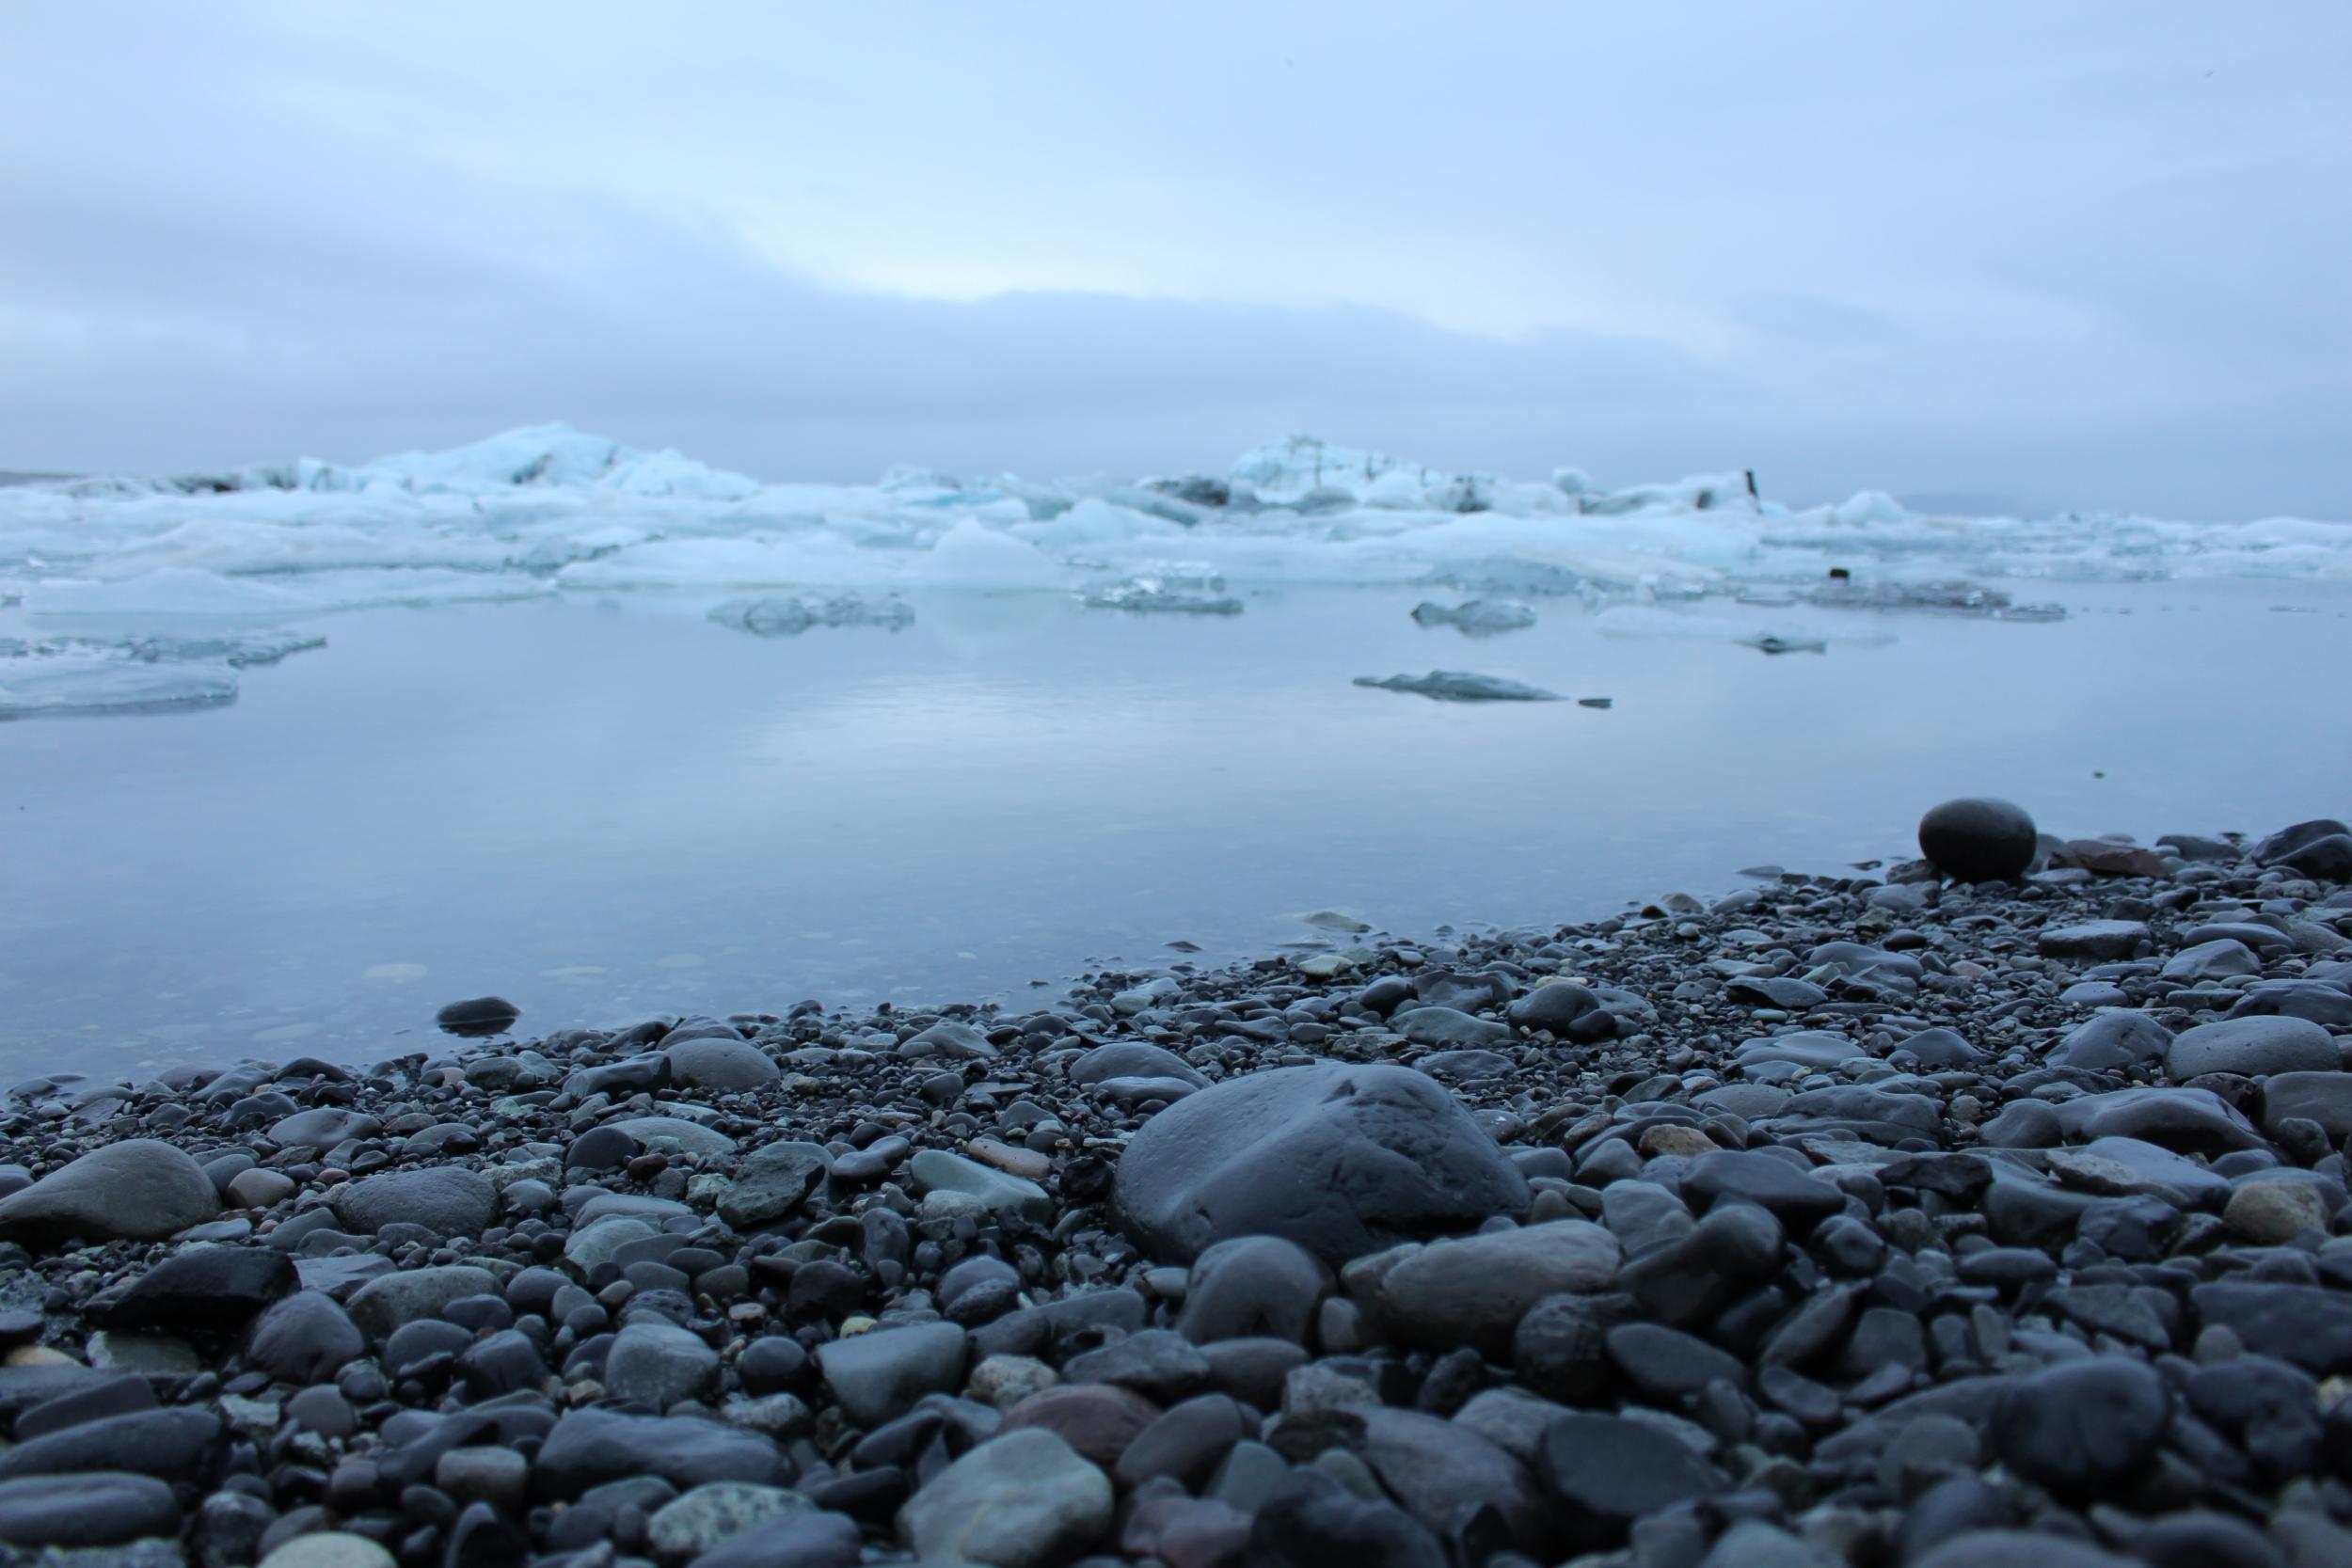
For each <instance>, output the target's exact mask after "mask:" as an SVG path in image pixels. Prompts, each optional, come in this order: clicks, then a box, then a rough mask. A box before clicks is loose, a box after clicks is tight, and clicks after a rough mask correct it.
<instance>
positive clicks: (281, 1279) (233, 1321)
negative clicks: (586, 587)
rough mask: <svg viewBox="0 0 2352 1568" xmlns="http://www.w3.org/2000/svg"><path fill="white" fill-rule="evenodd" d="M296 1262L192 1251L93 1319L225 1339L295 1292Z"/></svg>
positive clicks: (229, 1250) (249, 1251)
mask: <svg viewBox="0 0 2352 1568" xmlns="http://www.w3.org/2000/svg"><path fill="white" fill-rule="evenodd" d="M295 1287H296V1281H295V1278H294V1259H291V1258H289V1257H287V1256H286V1255H285V1254H284V1253H282V1252H278V1251H277V1250H275V1249H273V1248H270V1247H262V1246H193V1247H189V1248H187V1249H186V1250H185V1251H183V1252H179V1253H175V1254H173V1255H172V1256H171V1257H169V1258H167V1259H164V1260H163V1261H162V1262H160V1263H158V1264H156V1265H155V1266H154V1267H153V1268H151V1269H150V1270H148V1271H147V1273H145V1274H144V1275H140V1276H139V1277H138V1278H137V1279H136V1280H135V1281H134V1282H133V1283H132V1285H131V1287H130V1289H129V1290H127V1291H123V1293H122V1294H121V1296H120V1297H119V1298H118V1299H117V1300H116V1301H115V1302H114V1303H113V1304H112V1306H110V1307H107V1308H106V1309H104V1310H103V1312H99V1313H93V1314H92V1316H94V1317H96V1318H97V1319H98V1321H99V1322H101V1323H105V1324H106V1325H107V1326H109V1327H114V1328H159V1329H166V1330H168V1331H170V1332H172V1333H174V1334H189V1333H196V1334H225V1333H229V1332H231V1331H233V1330H236V1329H239V1328H242V1327H244V1326H245V1324H246V1323H247V1322H248V1321H249V1320H251V1319H252V1318H253V1317H254V1315H255V1314H257V1313H259V1312H261V1311H262V1309H263V1308H265V1307H268V1306H269V1305H270V1304H271V1303H272V1302H275V1301H278V1300H279V1299H280V1298H281V1297H285V1296H289V1295H292V1294H293V1293H294V1290H295Z"/></svg>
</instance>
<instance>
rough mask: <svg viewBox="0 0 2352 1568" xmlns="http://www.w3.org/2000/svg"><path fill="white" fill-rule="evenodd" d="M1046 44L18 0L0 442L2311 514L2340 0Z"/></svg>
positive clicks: (2348, 216) (0, 324)
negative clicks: (912, 466) (1357, 461)
mask: <svg viewBox="0 0 2352 1568" xmlns="http://www.w3.org/2000/svg"><path fill="white" fill-rule="evenodd" d="M1044 14H1045V13H1036V14H1035V15H1033V16H1031V17H1030V18H1029V19H1028V21H1027V22H1026V24H1025V25H1022V26H1009V25H1000V24H998V23H997V22H992V23H991V24H990V26H989V27H987V28H980V27H977V24H972V23H969V22H967V21H965V20H964V16H963V13H956V12H946V11H939V12H923V13H918V17H919V19H920V21H921V23H922V24H920V25H914V26H912V27H911V28H908V29H905V30H902V32H901V33H900V34H899V35H898V36H890V37H885V36H883V30H882V29H879V28H878V27H876V26H874V25H872V24H869V23H867V22H865V21H864V20H861V19H857V18H854V17H849V16H845V15H844V14H843V13H831V12H828V13H812V14H811V15H808V16H803V15H800V14H799V13H792V14H791V15H790V16H789V17H784V16H783V15H782V13H771V12H768V11H766V10H758V11H739V12H714V11H698V12H697V13H694V14H693V15H692V16H691V18H690V19H689V20H687V21H683V22H679V23H677V24H675V26H673V25H671V24H666V23H665V24H664V29H663V31H661V32H660V34H658V35H656V36H650V37H647V36H643V35H642V34H639V33H632V31H631V29H642V28H643V27H644V19H643V18H642V16H638V15H635V14H634V13H630V12H626V11H601V10H597V9H596V8H589V9H586V10H582V9H580V8H564V9H563V10H561V11H554V10H538V9H532V8H521V9H514V10H509V9H507V8H499V10H498V11H496V12H495V13H492V14H491V15H489V16H488V17H486V18H477V17H472V16H469V15H468V14H466V13H463V12H459V11H456V10H453V9H441V8H436V7H431V6H425V7H420V8H403V9H402V10H401V11H400V12H398V13H378V14H371V15H370V16H369V17H368V18H367V20H366V22H365V24H364V26H363V24H362V23H361V21H360V20H358V17H357V15H356V13H344V12H335V11H320V10H314V9H310V8H291V9H273V8H262V7H256V8H239V9H238V10H237V11H236V12H233V13H218V14H216V15H203V14H199V13H196V12H192V11H188V10H183V9H181V8H159V9H153V10H147V11H118V10H116V9H114V8H108V10H107V12H106V13H105V18H104V19H103V20H102V19H96V18H93V17H85V16H81V15H80V14H79V13H68V12H64V11H62V10H57V11H46V12H36V13H31V14H30V15H29V16H22V17H20V18H18V19H14V20H18V21H23V22H24V27H23V28H22V34H23V36H22V37H21V38H20V39H19V40H17V41H18V44H19V46H20V47H19V50H18V53H19V54H20V55H21V57H22V58H23V60H24V72H23V74H24V91H23V92H21V93H18V94H14V95H12V96H11V98H10V99H9V100H8V101H7V102H6V103H0V211H6V212H7V213H8V214H9V227H8V234H7V237H6V238H5V239H4V240H0V433H4V434H0V467H72V468H91V467H116V468H138V469H183V468H193V467H214V466H220V465H223V464H227V463H230V462H235V461H241V460H248V459H254V458H262V457H278V456H285V455H292V454H294V453H295V452H307V453H313V454H317V455H322V456H328V457H335V458H342V459H357V458H363V457H366V456H370V455H373V454H375V453H377V452H380V451H388V450H393V449H397V448H403V447H409V446H420V445H423V446H432V445H443V444H449V443H453V442H456V441H461V440H466V439H470V438H472V437H474V436H479V435H482V434H485V433H486V432H488V431H490V430H494V429H499V428H503V427H506V426H510V425H514V424H517V423H522V422H526V421H532V420H543V419H549V418H561V419H566V420H571V421H572V422H574V423H577V424H580V425H582V426H585V427H589V428H595V429H599V430H603V431H606V432H608V433H610V434H612V435H614V436H619V437H620V438H622V439H624V440H628V441H631V442H633V443H637V444H646V445H675V446H677V447H679V448H680V449H682V450H684V451H689V452H691V453H693V454H695V455H698V456H702V457H704V458H706V459H707V460H709V461H712V462H715V463H720V464H723V465H726V466H730V467H740V468H743V469H745V470H747V471H750V472H754V473H757V474H762V475H766V476H770V477H825V478H861V477H867V476H870V475H871V474H873V473H874V472H877V471H879V469H880V468H881V467H883V466H884V465H885V464H887V463H890V462H894V461H911V462H921V463H929V464H933V465H936V466H939V467H949V468H955V469H964V470H980V471H991V470H994V469H998V468H1013V469H1017V470H1020V471H1024V472H1030V473H1041V474H1050V473H1056V472H1068V471H1079V470H1104V471H1129V472H1133V471H1143V470H1167V469H1174V468H1180V467H1222V466H1223V464H1225V463H1226V462H1228V461H1230V460H1231V458H1232V455H1233V453H1234V452H1235V451H1238V450H1239V449H1241V448H1242V447H1245V446H1248V445H1250V444H1253V443H1255V442H1256V441H1258V440H1260V439H1263V437H1265V436H1269V435H1273V434H1278V433H1279V432H1281V431H1284V430H1287V429H1292V428H1309V429H1313V430H1316V431H1318V432H1321V433H1323V434H1326V435H1328V436H1332V437H1333V438H1336V439H1341V440H1347V441H1352V442H1359V443H1362V444H1371V445H1381V446H1386V447H1389V448H1391V449H1392V450H1397V451H1403V452H1406V453H1409V454H1411V455H1414V456H1417V457H1420V458H1422V459H1423V460H1425V461H1428V462H1431V463H1435V464H1441V465H1446V466H1451V467H1487V468H1495V469H1500V470H1502V471H1505V472H1516V473H1522V474H1541V473H1543V472H1544V471H1546V470H1548V469H1549V467H1551V466H1552V465H1554V464H1557V463H1564V462H1569V463H1577V464H1580V465H1581V466H1584V467H1589V468H1591V469H1593V470H1594V471H1595V472H1596V473H1597V474H1598V475H1600V476H1602V477H1603V478H1604V479H1607V480H1613V481H1632V480H1637V479H1646V478H1657V477H1663V476H1667V475H1671V474H1673V473H1677V472H1683V471H1691V470H1695V469H1703V468H1716V467H1745V466H1754V467H1757V468H1758V469H1759V470H1761V472H1762V473H1763V475H1764V478H1765V481H1766V484H1767V488H1768V490H1769V491H1771V492H1772V493H1775V494H1779V495H1783V496H1787V497H1788V498H1790V499H1800V500H1810V499H1822V498H1825V497H1835V496H1839V495H1842V494H1844V493H1846V492H1847V491H1850V490H1851V489H1853V488H1855V487H1857V486H1861V485H1866V484H1867V485H1876V486H1880V487H1884V488H1890V489H1894V490H1897V491H1899V492H1905V491H1908V492H1915V493H1919V492H1968V493H1975V494H1982V493H1986V492H1994V493H1998V494H2001V495H2005V496H2011V497H2014V498H2016V499H2018V500H2019V503H2020V504H2026V505H2033V506H2038V507H2059V506H2131V507H2137V508H2140V509H2144V510H2150V511H2154V512H2159V513H2168V514H2172V515H2258V514H2261V513H2265V512H2275V511H2300V512H2304V513H2307V514H2312V515H2333V516H2352V495H2347V494H2346V493H2345V491H2344V482H2343V481H2342V479H2341V478H2340V475H2339V472H2338V469H2339V463H2338V459H2337V456H2336V451H2335V449H2336V448H2337V447H2338V446H2339V445H2340V443H2341V432H2342V430H2343V429H2344V428H2347V427H2352V375H2347V372H2345V370H2344V366H2345V365H2346V364H2347V363H2352V284H2348V283H2347V281H2346V279H2345V276H2344V272H2343V270H2342V268H2341V267H2340V265H2338V264H2336V258H2338V257H2340V256H2341V255H2342V253H2343V251H2344V243H2345V241H2346V240H2347V239H2352V211H2347V206H2348V205H2352V204H2348V203H2347V201H2346V198H2344V195H2343V194H2342V193H2343V192H2344V191H2345V190H2347V189H2352V154H2347V151H2346V149H2347V147H2352V137H2347V136H2346V135H2344V134H2343V133H2344V131H2345V130H2346V129H2347V128H2352V111H2347V109H2346V108H2345V106H2344V102H2343V99H2342V95H2341V93H2340V92H2339V91H2337V90H2336V84H2335V83H2334V82H2333V80H2332V77H2331V74H2330V72H2328V71H2327V70H2326V69H2325V66H2324V59H2325V56H2326V52H2327V51H2328V49H2330V48H2334V49H2335V57H2336V58H2341V57H2342V49H2341V47H2340V46H2341V44H2342V43H2344V41H2346V40H2347V39H2352V24H2348V23H2347V21H2346V19H2345V16H2344V13H2341V12H2339V11H2337V10H2335V9H2332V8H2326V7H2312V8H2294V9H2289V8H2281V9H2280V10H2279V11H2277V12H2275V13H2272V14H2271V25H2270V26H2268V27H2267V28H2265V29H2261V30H2256V31H2251V32H2249V30H2247V29H2244V28H2233V27H2230V26H2228V25H2225V24H2219V23H2217V22H2216V21H2214V20H2212V19H2210V18H2208V17H2207V15H2206V14H2205V13H2203V12H2202V11H2201V10H2198V9H2191V8H2179V9H2169V8H2147V7H2131V8H2122V9H2116V8H2107V7H2103V6H2099V7H2094V6H2088V5H2087V6H2084V7H2079V8H2064V14H2062V15H2058V16H2052V15H2048V14H2044V12H2043V11H2041V10H2029V9H2026V8H2018V9H2016V10H2014V11H2007V12H2002V11H1991V10H1989V11H1986V12H1984V13H1981V14H1979V15H1972V18H1971V20H1970V25H1969V26H1968V27H1967V28H1958V27H1956V26H1955V25H1954V24H1948V23H1947V22H1945V21H1942V20H1938V19H1932V18H1930V17H1929V16H1928V15H1927V13H1915V14H1911V13H1906V14H1909V15H1910V19H1909V20H1901V21H1890V19H1889V18H1890V13H1888V12H1884V11H1881V10H1877V9H1875V8H1873V9H1871V10H1868V11H1867V12H1864V11H1855V10H1850V9H1845V8H1801V9H1799V10H1796V11H1792V12H1789V13H1788V14H1787V16H1785V17H1783V18H1782V19H1781V21H1780V23H1778V24H1775V26H1773V27H1771V28H1765V27H1762V26H1761V25H1760V24H1756V23H1755V22H1754V21H1753V20H1752V17H1751V15H1750V13H1748V12H1746V11H1745V10H1744V9H1742V8H1723V9H1721V10H1710V11H1692V12H1687V13H1683V14H1682V15H1681V16H1680V18H1679V19H1678V20H1677V22H1676V23H1675V24H1672V25H1671V26H1668V25H1666V24H1661V23H1659V22H1658V21H1657V20H1655V19H1650V20H1644V21H1631V20H1628V21H1624V22H1620V23H1614V24H1609V25H1608V26H1600V25H1598V24H1595V23H1594V22H1592V21H1591V20H1590V19H1586V20H1583V21H1572V20H1568V19H1567V18H1566V17H1565V13H1559V12H1556V11H1554V10H1552V9H1551V8H1507V7H1498V8H1480V10H1479V11H1478V12H1477V13H1476V14H1475V16H1474V17H1473V18H1472V19H1471V20H1470V21H1465V22H1462V23H1460V24H1458V25H1442V26H1441V25H1440V24H1438V21H1437V20H1436V19H1435V17H1434V13H1432V14H1429V15H1422V16H1418V17H1417V16H1414V15H1412V14H1409V13H1407V14H1404V15H1400V14H1398V13H1391V12H1373V13H1367V14H1364V15H1358V14H1357V13H1356V12H1354V11H1352V10H1351V11H1348V12H1345V13H1344V14H1343V13H1342V12H1341V11H1339V10H1337V9H1333V10H1330V11H1328V12H1325V11H1321V10H1316V9H1313V8H1309V9H1308V10H1306V11H1305V12H1303V13H1301V14H1302V15H1304V16H1308V17H1311V18H1314V19H1319V20H1318V23H1317V24H1309V23H1308V22H1306V21H1302V20H1301V16H1300V15H1286V16H1285V18H1284V19H1283V20H1282V22H1281V23H1280V24H1267V25H1266V26H1264V27H1263V28H1256V29H1253V28H1252V27H1251V26H1250V25H1249V24H1248V20H1247V18H1246V17H1245V15H1244V13H1242V12H1241V11H1239V10H1235V11H1232V12H1223V11H1220V10H1218V9H1216V8H1207V9H1202V10H1196V11H1188V12H1186V13H1185V20H1184V22H1183V23H1182V24H1181V25H1179V24H1177V23H1176V22H1174V21H1170V20H1168V19H1160V20H1159V21H1157V22H1151V21H1150V20H1149V19H1145V18H1142V13H1134V14H1128V13H1121V14H1120V15H1119V16H1116V17H1103V16H1099V15H1097V14H1095V13H1093V12H1071V13H1068V14H1066V15H1061V16H1060V17H1059V18H1058V24H1057V25H1049V24H1045V23H1044V22H1042V21H1041V18H1042V17H1043V16H1044ZM125 18H128V19H130V21H131V22H132V23H135V24H125V22H124V21H122V20H120V19H125ZM2216 62H2217V63H2216ZM1114 67H1115V68H1116V69H1115V70H1114V69H1113V68H1114ZM2207 70H2212V71H2215V74H2214V75H2213V76H2211V77H2208V76H2206V75H2204V74H2203V72H2204V71H2207Z"/></svg>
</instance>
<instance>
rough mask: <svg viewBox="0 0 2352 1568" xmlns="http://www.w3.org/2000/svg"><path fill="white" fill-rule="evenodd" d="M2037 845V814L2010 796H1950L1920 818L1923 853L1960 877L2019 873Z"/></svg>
mask: <svg viewBox="0 0 2352 1568" xmlns="http://www.w3.org/2000/svg"><path fill="white" fill-rule="evenodd" d="M2039 847H2040V837H2039V835H2038V834H2037V833H2036V832H2035V831H2034V825H2033V818H2032V817H2030V816H2026V812H2025V810H2024V808H2023V807H2020V806H2016V805H2013V804H2011V803H2010V802H2009V801H2007V800H1986V799H1982V798H1972V799H1966V800H1947V801H1945V802H1944V803H1943V804H1942V805H1939V806H1936V807H1933V808H1932V809H1931V810H1930V811H1929V812H1928V814H1927V815H1926V816H1922V817H1921V818H1919V852H1920V853H1921V854H1923V855H1925V856H1926V857H1927V858H1928V860H1929V862H1930V863H1931V864H1932V865H1934V867H1935V868H1936V869H1937V870H1938V871H1941V872H1943V873H1944V874H1945V875H1946V876H1947V877H1950V878H1953V879H1957V880H1959V881H1963V882H1997V881H2008V880H2011V879H2015V878H2018V877H2021V876H2023V875H2024V874H2025V871H2026V867H2027V866H2029V865H2031V864H2032V863H2033V858H2034V854H2035V852H2036V850H2037V849H2038V848H2039Z"/></svg>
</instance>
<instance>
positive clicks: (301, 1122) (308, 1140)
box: [269, 1105, 384, 1149]
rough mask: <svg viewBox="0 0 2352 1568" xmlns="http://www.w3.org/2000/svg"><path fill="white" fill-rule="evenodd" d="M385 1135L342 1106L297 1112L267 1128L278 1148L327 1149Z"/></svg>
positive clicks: (379, 1125) (380, 1127)
mask: <svg viewBox="0 0 2352 1568" xmlns="http://www.w3.org/2000/svg"><path fill="white" fill-rule="evenodd" d="M383 1131H384V1124H383V1123H382V1122H380V1121H378V1120H376V1119H375V1118H374V1117H371V1116H363V1115H361V1114H360V1113H359V1112H358V1111H351V1110H346V1109H344V1108H343V1107H342V1106H341V1105H319V1106H314V1107H312V1108H311V1109H310V1110H308V1111H296V1112H295V1113H294V1115H292V1116H290V1117H279V1118H278V1120H277V1121H275V1122H272V1123H271V1124H270V1129H269V1141H270V1142H272V1143H274V1144H276V1145H277V1146H278V1148H316V1149H329V1148H334V1147H335V1146H336V1145H337V1144H340V1143H342V1141H343V1140H344V1139H346V1138H373V1137H374V1136H375V1135H376V1134H377V1133H379V1132H383Z"/></svg>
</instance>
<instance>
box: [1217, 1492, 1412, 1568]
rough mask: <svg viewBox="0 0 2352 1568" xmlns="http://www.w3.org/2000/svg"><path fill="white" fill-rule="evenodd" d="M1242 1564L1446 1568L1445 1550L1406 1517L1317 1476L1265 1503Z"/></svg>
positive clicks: (1398, 1510) (1301, 1567) (1308, 1567)
mask: <svg viewBox="0 0 2352 1568" xmlns="http://www.w3.org/2000/svg"><path fill="white" fill-rule="evenodd" d="M1315 1482H1321V1483H1322V1484H1320V1485H1317V1484H1315ZM1244 1560H1245V1561H1247V1562H1248V1563H1249V1564H1251V1565H1252V1568H1447V1562H1446V1551H1445V1547H1444V1546H1443V1545H1441V1544H1439V1543H1438V1538H1437V1537H1436V1536H1434V1535H1432V1534H1430V1533H1429V1531H1428V1529H1427V1528H1425V1527H1423V1526H1422V1524H1421V1522H1420V1521H1419V1520H1416V1519H1415V1518H1414V1517H1413V1516H1412V1515H1411V1514H1409V1513H1406V1512H1405V1511H1404V1510H1403V1509H1401V1508H1398V1507H1396V1506H1395V1505H1393V1504H1391V1503H1383V1502H1374V1501H1372V1500H1370V1499H1368V1498H1364V1497H1357V1496H1356V1495H1355V1494H1354V1493H1352V1492H1348V1491H1345V1490H1343V1488H1341V1487H1340V1485H1339V1484H1338V1483H1337V1482H1335V1481H1328V1480H1327V1479H1326V1478H1324V1477H1321V1476H1315V1477H1313V1478H1312V1480H1311V1481H1310V1480H1308V1479H1307V1478H1304V1477H1301V1478H1298V1479H1296V1480H1295V1481H1294V1482H1293V1483H1292V1486H1291V1488H1290V1489H1289V1490H1286V1491H1283V1492H1281V1493H1278V1494H1277V1495H1276V1496H1275V1497H1271V1498H1269V1499H1267V1501H1266V1502H1265V1504H1264V1505H1263V1507H1261V1508H1260V1509H1259V1510H1258V1513H1257V1516H1256V1518H1255V1519H1254V1520H1253V1521H1252V1523H1251V1525H1250V1529H1249V1544H1248V1548H1247V1550H1246V1552H1245V1554H1244Z"/></svg>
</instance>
